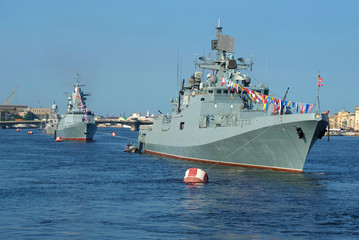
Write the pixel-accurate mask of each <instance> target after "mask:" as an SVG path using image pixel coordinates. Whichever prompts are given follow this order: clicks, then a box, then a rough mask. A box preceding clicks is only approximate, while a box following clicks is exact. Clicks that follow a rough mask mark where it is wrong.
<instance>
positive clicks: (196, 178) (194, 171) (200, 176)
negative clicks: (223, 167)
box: [184, 168, 208, 183]
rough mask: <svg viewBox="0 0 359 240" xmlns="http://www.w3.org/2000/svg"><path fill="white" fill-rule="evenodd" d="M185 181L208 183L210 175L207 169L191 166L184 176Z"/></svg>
mask: <svg viewBox="0 0 359 240" xmlns="http://www.w3.org/2000/svg"><path fill="white" fill-rule="evenodd" d="M184 182H185V183H206V182H208V175H207V173H206V172H205V171H203V170H202V169H199V168H190V169H188V170H187V171H186V175H185V176H184Z"/></svg>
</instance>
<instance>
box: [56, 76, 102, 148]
mask: <svg viewBox="0 0 359 240" xmlns="http://www.w3.org/2000/svg"><path fill="white" fill-rule="evenodd" d="M75 78H76V84H74V85H73V86H74V87H75V89H74V91H73V92H72V93H66V94H65V95H66V96H69V98H68V103H67V112H66V114H64V115H62V116H61V119H60V122H59V124H58V127H57V129H56V130H55V138H57V137H61V138H62V139H64V140H77V141H90V140H93V137H94V135H95V132H96V130H97V125H96V123H95V119H94V114H93V113H92V112H91V111H90V110H88V109H87V108H86V96H90V94H89V93H83V92H82V90H81V88H80V86H85V85H80V83H79V78H80V76H79V74H78V73H77V74H76V77H75Z"/></svg>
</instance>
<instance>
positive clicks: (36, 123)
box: [0, 118, 153, 131]
mask: <svg viewBox="0 0 359 240" xmlns="http://www.w3.org/2000/svg"><path fill="white" fill-rule="evenodd" d="M95 122H96V124H97V125H98V124H106V123H109V124H122V125H129V126H131V131H138V130H139V128H140V125H152V124H153V122H152V121H147V120H146V121H143V120H137V119H134V120H120V119H107V118H102V119H99V120H96V121H95ZM19 124H21V125H24V127H25V126H27V127H36V128H41V127H43V126H45V124H46V121H45V120H23V121H0V128H14V127H15V126H16V125H19Z"/></svg>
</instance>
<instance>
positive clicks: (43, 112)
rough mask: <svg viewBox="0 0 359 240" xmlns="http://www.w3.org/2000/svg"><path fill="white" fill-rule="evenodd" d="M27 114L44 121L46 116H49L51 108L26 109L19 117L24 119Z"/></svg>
mask: <svg viewBox="0 0 359 240" xmlns="http://www.w3.org/2000/svg"><path fill="white" fill-rule="evenodd" d="M28 112H32V113H33V114H35V115H36V116H37V118H38V119H45V118H46V116H50V114H51V108H32V107H30V108H26V109H24V110H23V112H21V113H20V114H19V115H20V116H22V117H24V116H25V115H26V114H27V113H28Z"/></svg>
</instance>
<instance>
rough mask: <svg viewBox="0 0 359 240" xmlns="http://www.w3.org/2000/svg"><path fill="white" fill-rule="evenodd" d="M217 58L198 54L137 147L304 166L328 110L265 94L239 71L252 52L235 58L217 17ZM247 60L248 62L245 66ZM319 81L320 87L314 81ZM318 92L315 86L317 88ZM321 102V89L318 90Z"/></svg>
mask: <svg viewBox="0 0 359 240" xmlns="http://www.w3.org/2000/svg"><path fill="white" fill-rule="evenodd" d="M216 32H217V33H216V36H217V39H216V40H212V41H211V45H212V50H215V54H216V56H215V58H214V60H212V59H211V58H207V57H200V58H199V59H200V61H201V62H199V63H197V61H196V62H195V65H196V66H198V67H199V68H201V69H202V71H203V72H204V71H208V72H209V73H208V74H207V75H206V78H202V75H204V74H202V72H201V71H196V72H195V73H194V75H193V76H192V77H191V78H190V79H189V86H184V80H183V82H182V88H181V89H180V91H179V93H178V96H177V97H176V99H175V100H173V99H171V103H172V104H173V109H172V114H171V115H164V114H162V115H161V116H159V117H158V118H157V119H155V121H154V123H153V125H152V126H141V127H140V131H139V136H138V143H139V149H140V151H143V152H144V153H149V154H156V155H161V156H165V157H172V158H177V159H182V160H188V161H198V162H205V163H211V164H223V165H230V166H240V167H251V168H260V169H269V170H277V171H288V172H303V168H304V164H305V161H306V158H307V155H308V153H309V151H310V149H311V147H312V146H313V144H314V143H315V142H316V140H317V139H321V138H322V137H323V136H324V134H325V132H326V127H327V126H328V114H325V113H320V111H319V107H318V105H319V104H317V111H316V112H315V113H311V110H312V108H313V106H314V104H305V103H298V102H294V101H289V100H286V97H284V98H283V99H279V98H275V97H274V96H272V95H269V88H268V87H266V86H265V85H264V84H260V83H259V84H257V85H255V84H253V83H251V79H250V77H249V76H247V75H245V74H244V73H243V72H245V71H248V74H249V70H251V69H252V65H253V63H252V61H251V62H249V59H246V58H238V59H237V60H236V59H235V58H234V55H233V52H234V43H235V39H234V38H232V37H230V36H228V35H224V34H222V27H221V25H220V20H219V23H218V27H217V28H216ZM248 68H249V69H248ZM318 89H319V88H318ZM318 92H319V91H318ZM318 103H319V97H318Z"/></svg>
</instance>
